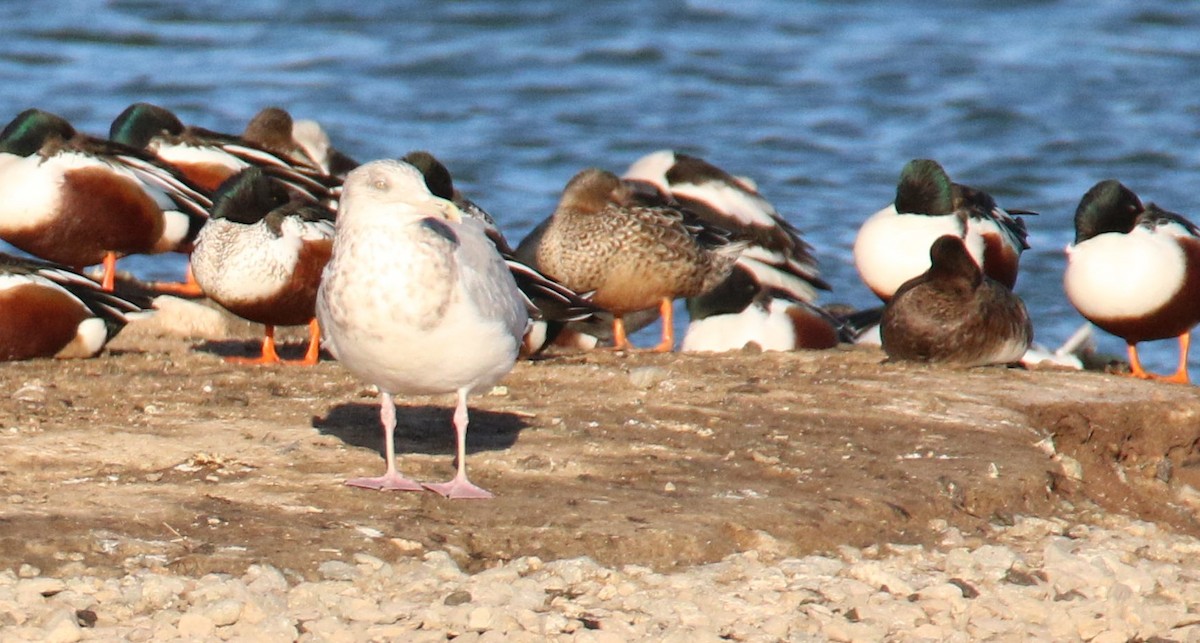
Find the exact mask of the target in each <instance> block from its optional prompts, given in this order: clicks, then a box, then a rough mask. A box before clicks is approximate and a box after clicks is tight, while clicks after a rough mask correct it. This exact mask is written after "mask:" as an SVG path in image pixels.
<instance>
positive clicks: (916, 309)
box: [880, 235, 1033, 366]
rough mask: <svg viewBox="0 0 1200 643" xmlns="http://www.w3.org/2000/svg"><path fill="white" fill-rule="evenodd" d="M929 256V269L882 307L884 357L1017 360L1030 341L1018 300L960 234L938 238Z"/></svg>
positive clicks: (988, 361)
mask: <svg viewBox="0 0 1200 643" xmlns="http://www.w3.org/2000/svg"><path fill="white" fill-rule="evenodd" d="M929 258H930V262H931V264H932V265H931V266H930V268H929V270H928V271H927V272H925V273H924V274H922V275H920V276H918V277H914V278H913V279H910V280H908V281H906V282H905V283H904V284H903V285H902V286H900V288H898V289H897V290H896V294H895V295H894V296H893V297H892V299H891V301H889V302H888V304H887V307H886V308H885V309H884V311H883V321H882V323H881V324H880V335H881V339H882V341H883V350H884V351H885V352H886V353H887V355H888V357H889V358H891V359H894V360H912V361H923V362H948V363H954V364H961V365H964V366H983V365H987V364H1010V363H1013V362H1017V361H1019V360H1020V359H1021V356H1022V355H1024V354H1025V351H1027V350H1028V349H1029V344H1030V342H1032V341H1033V326H1032V324H1031V323H1030V321H1029V315H1028V313H1027V312H1026V310H1025V304H1024V303H1022V301H1021V298H1020V297H1018V296H1017V295H1016V294H1014V293H1013V292H1012V291H1010V290H1009V289H1008V288H1006V287H1004V286H1003V285H1002V284H1000V283H999V282H997V281H995V280H993V279H991V278H989V277H986V276H985V275H984V274H983V273H982V272H980V269H979V266H978V265H976V264H975V261H974V260H973V259H971V256H970V255H969V254H967V249H966V246H965V245H963V241H962V239H959V238H958V237H955V236H953V235H946V236H943V237H940V238H939V239H938V240H937V241H935V242H934V243H933V246H932V247H931V248H930V249H929Z"/></svg>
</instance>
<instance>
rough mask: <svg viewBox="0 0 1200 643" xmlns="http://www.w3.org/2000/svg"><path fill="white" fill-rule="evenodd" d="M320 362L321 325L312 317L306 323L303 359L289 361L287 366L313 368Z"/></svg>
mask: <svg viewBox="0 0 1200 643" xmlns="http://www.w3.org/2000/svg"><path fill="white" fill-rule="evenodd" d="M319 361H321V323H320V322H318V321H317V319H316V318H315V317H314V318H313V319H312V321H310V322H308V350H307V351H305V352H304V359H298V360H289V361H288V364H298V365H300V366H315V365H316V363H317V362H319Z"/></svg>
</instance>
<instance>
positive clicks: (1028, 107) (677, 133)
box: [0, 0, 1200, 369]
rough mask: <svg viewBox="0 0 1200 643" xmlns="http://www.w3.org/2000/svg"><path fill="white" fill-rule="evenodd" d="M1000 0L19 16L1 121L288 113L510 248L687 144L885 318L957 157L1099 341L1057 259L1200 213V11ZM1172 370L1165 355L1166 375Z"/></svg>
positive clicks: (1040, 322)
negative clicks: (1156, 221) (921, 214)
mask: <svg viewBox="0 0 1200 643" xmlns="http://www.w3.org/2000/svg"><path fill="white" fill-rule="evenodd" d="M352 4H359V5H364V6H360V7H354V6H350V5H352ZM1003 4H1005V5H1007V6H1006V7H1005V8H1004V9H997V8H996V6H997V3H995V2H991V1H984V0H975V1H960V2H955V3H931V2H923V1H917V0H911V1H906V2H865V1H859V2H856V1H852V0H837V1H828V2H806V3H797V2H792V1H790V0H739V1H738V2H729V1H728V0H719V1H718V0H711V1H697V2H641V1H633V0H613V1H608V2H593V3H587V4H582V3H573V2H563V1H557V0H556V1H542V2H527V1H522V2H512V1H510V0H480V1H462V2H436V3H433V2H430V3H417V2H399V3H347V2H344V1H342V0H338V1H337V2H332V1H329V2H284V1H278V2H267V1H262V2H254V1H241V2H237V3H231V2H223V1H221V2H218V1H204V0H201V1H193V2H190V3H176V2H148V1H115V2H98V1H88V0H80V1H74V2H72V1H64V2H58V3H54V4H53V5H44V4H41V3H4V4H3V5H2V6H0V22H2V23H3V24H4V25H6V33H5V37H4V38H3V39H0V79H2V80H3V87H4V91H2V92H0V121H2V120H7V119H8V118H10V117H11V116H13V115H15V114H16V113H17V112H19V111H20V110H22V109H24V108H26V107H31V106H36V107H40V108H43V109H47V110H50V111H54V112H57V113H59V114H61V115H63V116H65V117H67V118H69V119H70V120H71V121H72V122H73V123H74V124H75V125H76V127H77V128H79V129H82V130H85V131H90V132H93V133H96V134H103V133H105V132H107V130H108V125H109V122H110V121H111V120H112V118H113V117H115V116H116V115H117V114H118V113H119V112H120V111H121V110H122V109H123V108H125V107H126V106H127V105H128V104H129V103H131V102H134V101H139V100H145V101H150V102H154V103H158V104H161V105H164V106H167V107H169V108H171V109H174V110H175V111H176V112H177V113H179V114H180V116H181V117H182V118H183V119H184V120H185V121H186V122H189V123H192V124H196V125H201V126H204V127H208V128H211V129H216V130H222V131H230V132H239V131H241V129H242V127H243V126H244V125H245V122H246V120H247V119H248V118H249V117H250V116H251V115H253V114H254V113H255V112H256V111H258V109H260V108H261V107H263V106H266V105H280V106H283V107H286V108H288V109H289V110H290V111H292V112H293V114H295V115H296V116H297V117H300V118H314V119H317V120H319V121H320V122H322V123H323V124H324V125H325V127H326V129H327V130H328V131H329V132H330V134H331V136H332V138H333V140H334V142H335V144H336V145H338V147H340V148H341V149H343V150H344V151H346V152H348V153H349V154H351V155H352V156H355V157H356V158H358V159H360V160H370V159H373V158H380V157H396V156H400V155H402V154H404V153H405V152H407V151H409V150H412V149H417V148H424V149H428V150H430V151H432V152H434V153H435V154H436V155H438V156H439V157H441V158H442V159H443V161H445V162H446V163H447V165H448V166H449V167H450V169H451V170H452V171H453V172H454V173H455V176H456V179H457V181H458V183H459V187H460V188H461V189H463V190H464V192H466V193H467V194H468V195H469V196H471V197H472V198H474V199H475V200H476V201H478V202H479V203H481V204H482V205H484V207H486V208H488V209H489V210H490V211H491V212H492V213H493V214H495V215H496V216H497V218H499V219H500V220H501V223H502V225H503V227H504V229H505V231H506V233H507V234H508V236H509V237H510V239H511V240H512V241H514V242H515V241H517V240H519V239H520V237H521V236H522V235H523V234H524V232H525V231H526V230H528V229H529V228H530V227H531V226H532V225H534V224H535V223H537V222H538V221H539V220H541V219H542V218H543V217H545V216H546V215H547V214H548V213H549V212H550V211H551V210H552V209H553V207H554V204H555V201H556V199H557V195H558V193H559V191H560V190H561V188H562V186H563V184H564V183H565V182H566V181H567V179H568V178H570V177H571V176H572V175H573V174H574V173H575V172H576V171H578V170H579V169H581V168H583V167H586V166H592V165H595V166H600V167H605V168H608V169H611V170H614V171H617V172H620V171H622V170H624V168H625V167H626V166H628V164H629V163H630V162H632V161H633V160H635V159H636V158H638V157H639V156H641V155H642V154H644V153H646V152H649V151H653V150H655V149H659V148H663V147H673V148H676V149H680V150H683V151H687V152H690V153H693V154H697V155H700V156H703V157H705V158H707V159H709V160H710V161H713V162H715V163H717V164H718V165H721V166H722V167H724V168H726V169H728V170H730V171H732V172H734V173H736V174H742V175H747V176H750V177H752V178H754V179H755V180H756V181H757V182H758V184H759V187H760V189H761V191H762V192H763V193H764V194H765V195H766V196H767V197H768V198H770V199H771V200H772V201H773V202H774V203H775V204H776V206H777V207H778V208H779V210H780V211H781V212H783V213H785V214H786V215H787V216H788V217H789V218H790V219H791V221H792V222H793V223H795V224H796V225H797V226H799V228H800V229H801V230H802V231H803V232H804V234H805V237H806V238H807V240H808V241H809V242H810V243H811V244H812V245H813V246H814V247H815V248H816V252H817V255H818V257H819V259H820V261H821V266H822V270H823V272H824V275H825V276H826V277H827V279H828V281H829V282H830V283H831V284H833V286H834V288H835V291H834V292H833V293H831V294H829V295H826V296H825V297H824V299H823V301H824V302H832V301H842V302H848V303H851V304H855V305H858V306H866V305H873V304H874V303H875V301H874V298H873V296H872V295H871V294H870V292H869V291H868V290H867V289H866V288H865V287H864V286H863V285H862V283H861V282H860V281H859V279H858V276H857V274H856V272H855V271H854V268H853V265H852V263H851V260H850V246H851V244H852V242H853V238H854V234H855V231H856V229H857V227H858V225H859V224H860V223H861V222H862V221H863V220H864V219H865V218H866V217H867V216H869V215H870V214H871V213H873V212H875V211H876V210H877V209H879V208H880V207H882V206H884V205H886V204H887V203H888V202H890V200H891V198H892V196H893V194H894V190H895V181H896V177H897V175H898V173H899V170H900V168H901V167H902V166H903V164H904V163H905V162H906V161H907V160H909V159H910V158H914V157H930V158H935V159H937V160H939V161H940V162H941V163H942V164H943V165H944V166H945V167H946V169H947V170H948V171H949V172H950V174H951V176H952V177H954V178H955V179H956V180H957V181H959V182H962V183H967V184H969V185H974V186H976V187H980V188H983V189H986V190H988V191H990V192H992V193H993V194H994V195H995V196H996V197H997V199H998V201H999V202H1000V204H1001V205H1007V206H1010V207H1019V208H1026V209H1031V210H1036V211H1038V212H1041V213H1042V214H1041V216H1039V217H1036V218H1032V219H1030V220H1029V221H1028V224H1029V228H1030V231H1031V243H1032V245H1033V249H1032V250H1030V251H1029V252H1027V253H1026V254H1025V256H1024V258H1023V260H1022V273H1021V277H1020V280H1019V282H1018V284H1017V292H1018V293H1019V294H1021V295H1022V296H1023V297H1024V298H1025V300H1026V302H1027V304H1028V305H1029V308H1030V309H1031V313H1032V314H1033V316H1034V321H1035V325H1036V332H1037V335H1038V339H1039V340H1041V341H1042V342H1044V343H1046V344H1050V345H1057V344H1058V343H1059V342H1061V341H1062V340H1063V339H1065V338H1066V337H1067V336H1068V335H1070V333H1071V332H1072V331H1073V330H1074V329H1075V328H1076V327H1077V326H1078V325H1079V324H1080V323H1082V318H1080V317H1079V316H1078V314H1077V313H1076V312H1075V311H1074V310H1073V309H1072V308H1071V306H1070V304H1069V303H1068V302H1067V301H1066V299H1065V296H1064V295H1063V292H1062V285H1061V279H1062V271H1063V267H1064V256H1063V252H1062V249H1063V247H1064V246H1065V245H1066V244H1067V243H1069V242H1070V240H1071V238H1072V230H1071V215H1072V213H1073V212H1074V208H1075V205H1076V204H1077V203H1078V200H1079V198H1080V196H1081V195H1082V194H1083V192H1084V191H1086V189H1087V188H1088V187H1090V186H1091V185H1092V184H1093V183H1095V182H1096V181H1098V180H1100V179H1103V178H1109V177H1114V178H1119V179H1120V180H1122V181H1123V182H1125V183H1126V184H1127V185H1129V186H1130V187H1132V188H1133V189H1134V190H1135V191H1137V192H1138V193H1139V194H1141V195H1142V196H1143V198H1145V199H1146V200H1148V201H1156V202H1158V203H1159V204H1160V205H1162V206H1164V207H1166V208H1168V209H1172V210H1175V211H1177V212H1181V213H1183V214H1185V215H1193V216H1194V217H1195V218H1197V220H1200V199H1198V198H1197V196H1196V195H1195V191H1194V189H1193V188H1194V185H1195V183H1196V179H1197V177H1198V176H1200V167H1198V166H1200V145H1198V141H1197V138H1198V136H1197V131H1198V127H1200V126H1198V123H1200V37H1197V34H1198V33H1200V3H1196V2H1191V1H1189V0H1177V1H1172V0H1141V1H1139V2H1136V3H1134V2H1126V1H1117V0H1110V1H1102V0H1060V1H1036V0H1028V1H1024V2H1021V1H1017V2H1010V3H1003ZM374 5H380V6H374ZM939 5H945V6H939ZM0 198H3V197H2V195H0ZM122 265H123V266H124V267H125V268H128V269H131V270H133V271H134V272H135V273H137V274H139V275H141V276H144V277H148V278H154V277H159V276H162V275H170V276H178V275H179V274H181V273H182V267H183V261H182V259H181V258H180V257H178V256H171V257H151V258H131V259H128V260H126V261H124V262H123V264H122ZM1100 339H1101V342H1100V344H1101V348H1102V349H1104V350H1107V351H1112V352H1116V353H1121V352H1122V350H1123V344H1122V343H1121V342H1120V341H1119V340H1116V339H1114V338H1111V337H1109V336H1106V335H1104V334H1103V333H1101V334H1100ZM1175 350H1176V349H1175V346H1174V343H1173V342H1157V343H1155V344H1151V345H1149V346H1147V347H1146V350H1145V353H1146V356H1147V361H1148V363H1149V364H1151V365H1153V366H1155V367H1158V368H1160V369H1167V368H1169V367H1171V366H1172V365H1173V360H1174V359H1175Z"/></svg>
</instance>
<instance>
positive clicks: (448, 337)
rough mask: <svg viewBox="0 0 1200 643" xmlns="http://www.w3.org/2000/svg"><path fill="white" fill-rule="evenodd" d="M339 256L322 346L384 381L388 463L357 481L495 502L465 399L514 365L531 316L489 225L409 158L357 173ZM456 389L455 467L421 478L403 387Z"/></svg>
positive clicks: (323, 310) (323, 294)
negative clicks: (434, 478) (483, 482)
mask: <svg viewBox="0 0 1200 643" xmlns="http://www.w3.org/2000/svg"><path fill="white" fill-rule="evenodd" d="M336 225H337V231H336V234H335V235H334V242H333V255H332V257H331V259H330V260H329V263H328V264H327V265H326V266H325V271H324V273H323V275H322V279H321V285H320V287H319V288H318V291H317V319H318V321H319V322H320V324H321V329H322V334H323V337H324V345H325V347H326V348H327V349H328V350H329V352H330V353H331V354H332V355H333V356H334V358H336V359H337V360H338V362H339V363H341V364H342V366H344V367H345V368H346V369H347V370H348V371H350V373H352V374H353V375H355V376H357V377H359V378H360V379H362V380H364V381H366V382H368V383H370V384H373V385H375V386H376V387H377V388H378V389H379V400H380V403H379V404H380V406H379V408H380V412H379V416H380V423H381V425H382V427H383V434H384V457H385V459H386V461H387V468H386V470H385V472H384V474H383V475H381V476H377V477H361V478H352V479H350V480H347V481H346V484H347V485H350V486H354V487H363V488H368V489H379V490H384V489H387V490H414V491H415V490H420V489H423V488H424V489H429V490H431V491H434V492H436V493H438V494H440V495H442V496H445V497H447V498H490V497H492V493H491V492H490V491H487V490H486V489H484V488H482V487H480V486H478V485H476V484H474V483H473V482H471V480H470V479H469V478H468V475H467V469H466V437H467V429H468V423H469V418H468V408H467V398H468V396H469V395H470V394H471V393H472V392H474V391H479V390H486V389H487V388H488V387H491V386H492V385H494V384H495V383H496V382H498V381H500V379H501V378H502V377H504V376H505V375H506V374H507V373H508V372H509V371H510V370H512V368H513V365H514V364H515V362H516V359H517V356H518V352H519V348H520V345H521V339H522V337H523V336H524V334H525V332H526V330H527V327H528V325H529V313H528V311H527V309H526V306H525V303H524V301H523V299H522V296H521V293H520V290H519V289H518V288H517V284H516V281H515V280H514V279H513V276H512V272H511V271H510V270H509V268H508V266H507V264H506V263H505V261H504V259H503V258H502V257H501V256H500V253H499V252H498V251H497V250H496V246H495V245H494V244H493V243H492V241H491V240H490V239H488V237H487V234H486V232H485V230H484V226H483V225H482V224H481V223H479V222H478V221H477V220H475V219H473V218H471V217H469V216H465V215H464V214H463V213H462V211H461V210H459V208H458V207H457V206H455V205H454V203H453V202H451V201H448V200H446V199H443V198H441V197H437V196H434V195H433V194H432V193H430V192H429V189H428V187H426V184H425V179H424V177H423V176H422V175H421V172H420V171H419V170H418V169H417V168H415V167H413V166H412V165H409V164H408V163H404V162H402V161H399V160H393V159H381V160H376V161H371V162H369V163H366V164H364V165H361V166H359V167H357V168H355V169H354V170H352V171H351V172H350V173H349V174H348V175H347V176H346V181H345V184H344V186H343V193H342V198H341V201H340V203H339V207H338V214H337V224H336ZM447 393H454V394H455V395H456V398H457V404H456V406H455V410H454V416H453V418H454V419H453V425H454V431H455V446H456V454H457V470H456V473H455V475H454V477H453V478H452V479H451V480H450V481H448V482H445V483H435V484H430V483H425V484H420V483H417V482H415V481H413V480H411V479H409V478H407V477H404V476H403V475H401V474H400V473H399V472H398V470H397V468H396V460H395V451H394V447H395V441H394V432H395V427H396V408H395V396H396V395H438V394H447Z"/></svg>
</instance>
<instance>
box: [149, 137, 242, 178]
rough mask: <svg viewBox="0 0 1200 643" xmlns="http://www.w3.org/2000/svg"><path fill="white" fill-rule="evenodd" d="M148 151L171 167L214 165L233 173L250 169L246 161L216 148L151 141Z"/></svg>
mask: <svg viewBox="0 0 1200 643" xmlns="http://www.w3.org/2000/svg"><path fill="white" fill-rule="evenodd" d="M149 150H150V151H151V152H154V153H155V154H157V155H158V157H159V158H161V159H162V160H164V161H166V162H168V163H171V164H173V165H174V164H178V165H214V166H218V167H225V168H229V169H230V170H231V171H233V172H238V171H240V170H244V169H246V168H248V167H250V164H249V163H247V162H246V161H244V160H242V159H240V158H238V157H236V156H234V155H232V154H230V153H229V152H226V151H225V150H222V149H220V148H217V147H208V146H198V145H169V144H164V143H163V142H162V141H159V140H153V141H151V142H150V146H149Z"/></svg>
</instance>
